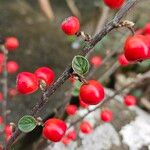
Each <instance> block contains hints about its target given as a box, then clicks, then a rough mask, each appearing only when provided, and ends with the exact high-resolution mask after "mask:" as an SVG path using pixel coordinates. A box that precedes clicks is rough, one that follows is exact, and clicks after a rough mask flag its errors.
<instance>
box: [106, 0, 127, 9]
mask: <svg viewBox="0 0 150 150" xmlns="http://www.w3.org/2000/svg"><path fill="white" fill-rule="evenodd" d="M103 1H104V3H105V4H106V5H107V6H108V7H110V8H112V9H119V8H120V7H121V6H122V5H123V3H124V2H125V0H103Z"/></svg>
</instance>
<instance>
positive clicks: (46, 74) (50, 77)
mask: <svg viewBox="0 0 150 150" xmlns="http://www.w3.org/2000/svg"><path fill="white" fill-rule="evenodd" d="M34 74H35V76H36V77H37V78H38V80H39V81H40V80H43V81H44V82H45V83H46V85H47V86H48V85H51V84H52V83H53V82H54V78H55V73H54V71H53V70H52V69H51V68H49V67H40V68H38V69H37V70H36V71H35V73H34Z"/></svg>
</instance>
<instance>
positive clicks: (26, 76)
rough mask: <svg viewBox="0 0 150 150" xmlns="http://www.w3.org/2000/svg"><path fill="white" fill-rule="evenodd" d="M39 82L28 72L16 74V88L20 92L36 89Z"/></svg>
mask: <svg viewBox="0 0 150 150" xmlns="http://www.w3.org/2000/svg"><path fill="white" fill-rule="evenodd" d="M38 88H39V84H38V79H37V77H36V76H35V75H34V74H33V73H30V72H21V73H19V74H18V76H17V90H18V91H19V92H20V93H21V94H31V93H33V92H35V91H36V90H38Z"/></svg>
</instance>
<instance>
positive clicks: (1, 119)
mask: <svg viewBox="0 0 150 150" xmlns="http://www.w3.org/2000/svg"><path fill="white" fill-rule="evenodd" d="M3 120H4V119H3V117H2V116H0V124H2V123H3Z"/></svg>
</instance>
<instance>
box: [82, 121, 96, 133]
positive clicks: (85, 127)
mask: <svg viewBox="0 0 150 150" xmlns="http://www.w3.org/2000/svg"><path fill="white" fill-rule="evenodd" d="M80 130H81V132H82V133H84V134H89V133H92V132H93V127H92V125H91V124H90V123H89V122H88V121H83V122H82V123H81V124H80Z"/></svg>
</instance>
